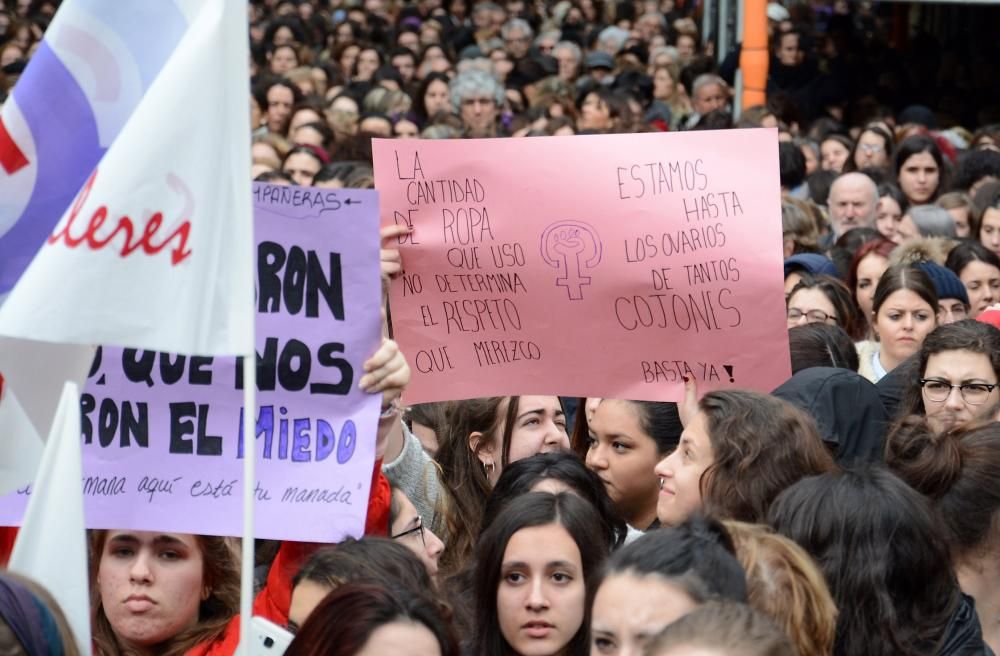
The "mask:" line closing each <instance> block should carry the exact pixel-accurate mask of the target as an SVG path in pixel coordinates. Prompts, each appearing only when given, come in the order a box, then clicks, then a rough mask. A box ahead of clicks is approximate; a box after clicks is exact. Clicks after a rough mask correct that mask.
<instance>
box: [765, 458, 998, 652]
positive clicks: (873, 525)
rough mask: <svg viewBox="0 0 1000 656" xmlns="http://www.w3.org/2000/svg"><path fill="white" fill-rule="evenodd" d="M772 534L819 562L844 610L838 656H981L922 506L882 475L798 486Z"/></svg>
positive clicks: (841, 476) (965, 605)
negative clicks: (783, 537)
mask: <svg viewBox="0 0 1000 656" xmlns="http://www.w3.org/2000/svg"><path fill="white" fill-rule="evenodd" d="M768 520H769V523H770V524H771V526H773V527H774V529H775V530H776V531H777V532H778V533H780V534H782V535H784V536H786V537H789V538H791V539H792V540H794V541H795V542H797V543H798V544H799V546H801V547H802V548H803V549H805V550H806V551H807V552H809V554H810V555H812V557H813V558H815V559H816V561H817V562H818V563H819V565H820V568H821V569H822V570H823V574H824V575H825V577H826V580H827V582H828V583H829V585H830V592H831V594H833V599H834V601H835V602H836V604H837V607H838V608H839V609H840V611H841V612H840V614H839V615H838V619H837V635H836V639H835V641H834V649H833V653H834V654H835V655H836V656H882V655H884V656H890V655H892V656H899V655H901V654H903V655H907V656H909V655H912V656H917V655H918V654H921V655H922V654H938V655H944V654H985V653H986V652H985V651H984V649H983V643H982V634H981V632H980V628H979V622H978V620H977V619H976V616H975V613H974V612H973V611H972V605H971V603H970V602H969V601H968V600H967V599H966V598H964V597H963V595H962V592H961V590H960V589H959V587H958V582H957V581H956V580H955V575H954V574H953V572H952V567H951V556H950V554H949V551H948V545H947V543H946V541H945V539H944V537H943V535H942V531H941V528H940V526H939V524H938V523H937V521H936V519H935V517H934V515H933V514H932V512H931V509H930V507H929V506H928V504H927V502H926V500H925V499H924V498H923V497H922V496H921V495H920V494H919V493H918V492H916V491H915V490H913V489H912V488H910V487H909V486H908V485H906V483H904V482H903V481H901V480H900V479H899V478H897V477H896V476H895V475H893V474H891V473H890V472H888V471H886V470H885V469H869V470H860V471H853V472H851V471H848V472H842V473H838V474H823V475H821V476H813V477H811V478H807V479H805V480H802V481H799V482H798V483H796V484H795V485H793V486H792V487H790V488H788V489H787V490H785V491H784V492H783V493H782V494H781V495H780V496H779V497H778V499H777V500H776V501H775V502H774V505H772V506H771V510H770V512H769V513H768Z"/></svg>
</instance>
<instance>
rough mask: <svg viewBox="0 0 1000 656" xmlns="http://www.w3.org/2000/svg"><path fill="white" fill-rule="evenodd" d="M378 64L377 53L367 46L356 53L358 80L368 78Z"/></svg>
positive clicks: (376, 68)
mask: <svg viewBox="0 0 1000 656" xmlns="http://www.w3.org/2000/svg"><path fill="white" fill-rule="evenodd" d="M379 65H380V62H379V57H378V53H377V52H375V51H374V50H372V49H370V48H368V49H366V50H362V51H360V52H359V53H358V75H357V78H358V79H359V80H370V79H371V78H372V76H373V75H375V71H377V70H378V67H379Z"/></svg>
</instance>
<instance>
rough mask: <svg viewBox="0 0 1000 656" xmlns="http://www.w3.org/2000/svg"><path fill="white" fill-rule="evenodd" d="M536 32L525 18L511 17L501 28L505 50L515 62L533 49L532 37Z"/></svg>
mask: <svg viewBox="0 0 1000 656" xmlns="http://www.w3.org/2000/svg"><path fill="white" fill-rule="evenodd" d="M534 35H535V33H534V31H532V29H531V25H528V21H526V20H524V19H523V18H511V19H510V20H509V21H507V22H506V23H504V24H503V27H501V28H500V36H501V37H502V38H503V46H504V50H506V51H507V54H508V55H510V58H511V59H513V60H514V61H515V62H517V61H520V60H522V59H524V58H525V57H526V56H527V54H528V50H530V49H531V39H532V38H533V37H534Z"/></svg>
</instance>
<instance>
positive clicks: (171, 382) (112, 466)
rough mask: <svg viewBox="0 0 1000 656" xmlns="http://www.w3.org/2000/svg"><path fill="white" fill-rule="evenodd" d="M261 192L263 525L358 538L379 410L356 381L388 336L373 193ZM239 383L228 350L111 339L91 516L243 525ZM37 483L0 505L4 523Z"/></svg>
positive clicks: (221, 531) (87, 450) (283, 531)
mask: <svg viewBox="0 0 1000 656" xmlns="http://www.w3.org/2000/svg"><path fill="white" fill-rule="evenodd" d="M254 195H255V236H256V240H257V285H256V289H257V294H256V304H257V305H256V307H257V323H256V331H257V335H256V343H257V389H258V393H257V403H258V409H257V413H256V418H255V420H256V426H257V431H256V432H257V434H256V436H254V437H253V438H248V439H247V440H246V443H250V442H251V441H252V442H254V443H255V451H256V454H257V458H258V460H257V462H258V465H257V474H258V480H257V482H256V489H257V493H256V496H257V506H256V512H257V519H256V521H257V536H258V537H263V538H274V539H289V540H304V541H317V542H321V541H325V542H333V541H338V540H340V539H342V538H343V537H345V536H348V535H354V536H359V535H361V534H362V533H363V530H364V522H365V514H366V510H367V501H368V494H369V487H370V483H371V476H372V467H373V466H374V456H375V431H376V427H377V422H378V413H379V405H380V397H379V396H378V395H370V394H366V393H364V392H361V391H360V390H359V389H358V380H359V379H360V378H361V375H362V373H363V369H362V365H363V363H364V361H365V360H366V359H367V358H368V357H369V356H370V355H371V354H372V353H374V352H375V349H376V347H377V346H378V343H379V340H380V339H381V318H380V314H379V298H380V282H379V272H378V248H379V244H378V195H377V194H376V192H374V191H367V190H354V189H351V190H336V191H333V190H325V189H324V190H320V189H310V188H301V187H285V186H275V185H255V186H254ZM242 388H243V381H242V367H241V365H240V364H239V361H238V360H237V359H234V358H218V357H217V358H211V357H189V356H180V355H170V354H165V353H155V352H152V351H136V350H134V349H125V350H122V349H120V348H111V347H106V348H103V349H101V350H100V351H99V352H98V356H97V358H96V359H95V362H94V366H93V367H92V369H91V372H90V377H89V379H88V381H87V386H86V389H85V390H84V393H83V395H82V398H81V405H82V411H83V427H82V428H83V452H84V480H83V487H84V498H85V501H86V515H87V516H86V520H87V526H88V527H90V528H129V529H135V530H161V531H172V532H184V533H201V534H209V535H240V534H241V533H242V466H243V463H242V460H241V459H242V457H243V453H244V439H243V435H242V412H243V408H242V399H243V392H242ZM248 449H249V447H248ZM29 494H30V488H25V489H23V490H19V491H18V492H16V493H14V494H11V495H9V496H8V497H6V498H5V499H3V500H2V502H0V524H18V523H19V521H20V518H21V516H22V514H23V512H24V507H25V506H26V503H27V498H28V495H29ZM53 511H54V512H58V509H53Z"/></svg>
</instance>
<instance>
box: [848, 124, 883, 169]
mask: <svg viewBox="0 0 1000 656" xmlns="http://www.w3.org/2000/svg"><path fill="white" fill-rule="evenodd" d="M891 161H892V137H891V136H889V133H888V132H886V131H885V130H883V129H882V128H880V127H879V126H877V125H869V126H868V127H866V128H865V129H864V130H863V131H862V132H861V134H860V135H858V140H857V142H855V144H854V149H853V150H852V152H851V157H850V160H848V162H849V163H848V166H847V167H845V168H846V169H847V170H851V171H860V170H861V169H873V168H888V166H889V162H891ZM851 164H853V166H851Z"/></svg>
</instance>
